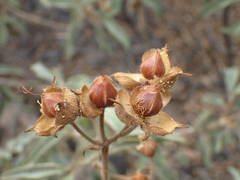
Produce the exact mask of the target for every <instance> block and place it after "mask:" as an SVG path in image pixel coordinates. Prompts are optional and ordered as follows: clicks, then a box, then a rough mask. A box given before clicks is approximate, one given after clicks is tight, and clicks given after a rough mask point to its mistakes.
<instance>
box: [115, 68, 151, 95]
mask: <svg viewBox="0 0 240 180" xmlns="http://www.w3.org/2000/svg"><path fill="white" fill-rule="evenodd" d="M112 76H113V78H114V79H116V80H117V81H118V83H119V84H120V85H121V86H122V87H123V88H125V89H127V90H129V91H131V90H132V89H134V88H135V87H137V86H139V85H141V84H142V83H144V82H146V81H147V80H146V79H145V78H144V77H143V75H142V74H139V73H122V72H117V73H114V74H113V75H112Z"/></svg>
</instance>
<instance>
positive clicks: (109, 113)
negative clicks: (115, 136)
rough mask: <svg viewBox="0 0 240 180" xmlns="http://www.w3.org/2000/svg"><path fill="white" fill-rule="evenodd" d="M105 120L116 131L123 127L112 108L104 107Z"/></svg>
mask: <svg viewBox="0 0 240 180" xmlns="http://www.w3.org/2000/svg"><path fill="white" fill-rule="evenodd" d="M105 121H106V123H107V124H108V125H109V126H110V127H111V128H112V129H113V130H114V131H116V132H118V131H120V130H121V129H122V128H123V127H124V123H122V122H121V121H120V120H119V119H118V117H117V116H116V114H115V110H114V108H106V110H105Z"/></svg>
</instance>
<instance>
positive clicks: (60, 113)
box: [25, 82, 80, 136]
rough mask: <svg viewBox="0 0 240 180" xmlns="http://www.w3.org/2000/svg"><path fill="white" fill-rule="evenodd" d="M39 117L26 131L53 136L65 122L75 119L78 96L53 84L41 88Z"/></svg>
mask: <svg viewBox="0 0 240 180" xmlns="http://www.w3.org/2000/svg"><path fill="white" fill-rule="evenodd" d="M40 106H41V109H40V111H41V113H42V115H41V117H40V118H39V119H38V120H37V122H36V123H35V124H34V126H33V127H32V128H30V129H27V130H26V131H25V132H28V131H35V132H36V134H37V135H38V136H55V135H56V132H57V131H59V130H60V129H62V128H63V127H64V126H65V125H66V124H68V123H70V122H72V121H74V120H75V118H76V117H77V116H78V115H80V114H79V105H78V97H77V96H76V95H75V94H74V93H73V92H72V91H71V90H70V89H68V88H61V87H57V86H56V85H55V82H53V84H52V86H50V87H48V88H45V89H43V93H42V95H41V104H40Z"/></svg>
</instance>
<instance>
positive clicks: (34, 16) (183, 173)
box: [0, 0, 240, 180]
mask: <svg viewBox="0 0 240 180" xmlns="http://www.w3.org/2000/svg"><path fill="white" fill-rule="evenodd" d="M165 44H167V45H168V47H169V49H170V59H171V62H172V64H173V65H177V66H179V67H181V68H183V69H184V71H185V72H188V73H192V74H193V76H192V77H191V78H180V79H179V80H178V82H177V84H176V86H175V87H174V88H173V90H172V93H173V99H172V101H171V103H170V104H169V106H168V107H167V108H166V111H167V112H168V113H169V114H171V115H172V116H173V117H174V118H175V119H176V120H177V121H180V122H183V123H186V124H188V125H189V128H187V129H183V130H177V131H176V132H175V133H174V134H172V135H167V136H164V137H155V140H156V141H157V142H158V152H157V154H156V155H155V157H154V159H153V160H151V159H148V158H146V157H143V155H141V154H140V153H139V152H138V151H137V150H136V149H135V146H136V145H137V144H138V140H137V138H136V135H138V134H139V131H135V132H134V133H133V134H132V135H130V136H128V137H126V138H123V139H122V140H121V141H118V142H117V143H115V144H114V145H113V146H112V148H111V151H112V155H111V158H110V159H111V167H110V169H111V171H112V172H114V173H120V174H123V175H131V174H133V173H134V172H136V171H140V170H141V171H148V170H149V169H151V173H152V174H153V176H152V177H154V179H156V180H182V179H183V180H191V179H197V180H198V179H199V180H210V179H211V180H212V179H217V180H225V179H233V180H240V154H239V152H240V143H239V142H240V141H239V140H240V131H239V128H240V118H239V116H240V111H239V108H240V98H239V95H240V81H239V80H240V79H239V75H240V70H239V65H240V61H239V59H240V0H185V1H179V0H168V1H167V0H67V1H66V0H7V1H6V0H0V176H1V179H3V180H15V179H41V180H42V179H44V180H45V179H46V180H55V179H61V180H77V179H82V180H83V179H84V180H88V179H89V180H91V179H93V180H99V179H100V178H99V175H98V174H99V173H98V170H97V169H96V168H94V167H93V166H92V164H93V163H94V162H95V161H97V160H99V154H98V152H96V151H86V150H85V148H86V146H87V142H86V141H84V139H82V138H81V137H79V135H78V134H75V132H72V129H71V127H65V128H64V130H63V131H61V132H60V133H59V134H58V136H59V137H58V138H57V139H56V138H52V137H47V138H46V137H37V136H35V135H34V134H33V133H29V134H24V133H23V131H24V130H25V129H26V128H29V127H31V125H32V124H33V123H34V122H35V121H36V120H37V119H38V117H39V115H40V112H39V106H38V104H37V103H36V101H37V100H38V99H39V97H35V96H30V95H24V94H22V93H21V92H20V91H19V87H20V86H21V85H25V86H26V87H33V88H34V89H35V92H37V93H41V91H42V88H44V87H46V86H49V84H50V82H51V80H52V79H53V76H54V75H55V76H56V77H57V82H58V84H59V85H60V86H68V87H71V88H73V89H76V90H77V89H78V88H79V87H81V86H82V85H83V84H89V83H90V82H91V80H92V79H94V77H96V76H97V75H99V74H112V73H114V72H119V71H122V72H137V71H138V68H139V64H140V61H141V56H142V54H143V53H144V51H146V50H148V49H150V48H161V47H163V46H164V45H165ZM77 121H78V123H79V124H80V125H81V126H82V127H83V128H84V129H85V130H86V131H87V132H88V134H91V135H92V136H95V133H94V132H95V131H94V127H96V126H97V125H98V124H97V121H96V120H88V119H84V118H79V119H77ZM106 121H107V123H108V129H109V134H110V133H112V132H113V131H119V129H120V128H121V127H122V126H123V125H122V123H121V122H120V121H119V120H118V119H117V117H116V116H115V115H114V112H113V109H111V108H110V109H108V110H107V116H106Z"/></svg>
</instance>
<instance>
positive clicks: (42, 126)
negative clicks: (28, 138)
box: [25, 115, 64, 136]
mask: <svg viewBox="0 0 240 180" xmlns="http://www.w3.org/2000/svg"><path fill="white" fill-rule="evenodd" d="M63 127H64V126H63V125H58V126H57V125H55V118H49V117H47V116H45V115H42V116H41V117H40V118H39V119H38V120H37V122H36V123H35V125H34V126H33V127H32V128H29V129H27V130H26V131H25V132H29V131H35V132H36V134H37V135H38V136H55V134H56V132H57V131H59V130H60V129H61V128H63Z"/></svg>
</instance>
